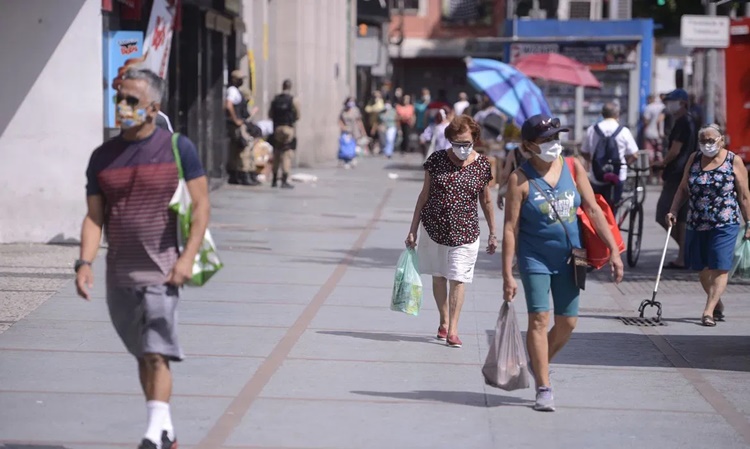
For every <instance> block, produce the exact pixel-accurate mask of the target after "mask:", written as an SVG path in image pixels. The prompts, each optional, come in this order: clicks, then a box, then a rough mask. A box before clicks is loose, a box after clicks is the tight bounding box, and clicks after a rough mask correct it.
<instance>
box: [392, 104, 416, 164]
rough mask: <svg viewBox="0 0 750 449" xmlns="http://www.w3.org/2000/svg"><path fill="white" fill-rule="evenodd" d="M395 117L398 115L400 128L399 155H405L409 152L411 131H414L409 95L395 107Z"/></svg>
mask: <svg viewBox="0 0 750 449" xmlns="http://www.w3.org/2000/svg"><path fill="white" fill-rule="evenodd" d="M396 115H398V122H399V125H400V127H401V154H406V153H408V152H409V145H410V143H411V138H410V137H411V131H412V129H414V123H415V122H416V116H415V112H414V105H413V104H411V95H404V96H403V98H402V99H401V103H400V104H397V105H396Z"/></svg>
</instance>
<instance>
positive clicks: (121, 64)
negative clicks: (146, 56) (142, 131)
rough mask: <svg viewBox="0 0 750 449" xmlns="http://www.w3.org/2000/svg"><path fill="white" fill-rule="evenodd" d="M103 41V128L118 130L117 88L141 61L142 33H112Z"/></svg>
mask: <svg viewBox="0 0 750 449" xmlns="http://www.w3.org/2000/svg"><path fill="white" fill-rule="evenodd" d="M104 39H105V43H104V79H105V80H106V88H105V91H104V126H105V127H106V128H119V127H120V124H119V123H117V121H116V117H115V97H116V95H117V86H118V85H119V81H120V79H121V77H122V75H123V74H124V73H125V71H126V70H127V69H129V68H130V67H132V66H134V65H137V64H139V63H140V62H141V61H142V58H141V57H142V55H143V33H142V32H140V31H113V32H110V33H108V34H106V35H105V36H104Z"/></svg>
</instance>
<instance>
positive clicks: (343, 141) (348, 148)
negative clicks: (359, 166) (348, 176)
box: [339, 133, 357, 161]
mask: <svg viewBox="0 0 750 449" xmlns="http://www.w3.org/2000/svg"><path fill="white" fill-rule="evenodd" d="M355 157H357V141H356V140H354V137H353V136H352V135H351V134H349V133H341V137H339V159H341V160H344V161H350V160H352V159H354V158H355Z"/></svg>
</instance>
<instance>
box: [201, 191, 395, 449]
mask: <svg viewBox="0 0 750 449" xmlns="http://www.w3.org/2000/svg"><path fill="white" fill-rule="evenodd" d="M391 192H392V189H390V188H389V189H388V190H386V192H385V194H384V195H383V198H382V199H381V200H380V203H378V205H377V207H376V208H375V211H374V213H373V215H372V218H370V220H369V221H368V222H367V224H366V225H365V227H364V230H363V231H362V232H361V233H360V235H359V237H358V238H357V240H356V241H355V242H354V244H353V245H352V247H351V248H350V249H349V251H348V254H347V255H346V257H344V258H343V259H342V260H341V262H340V263H339V264H338V265H337V266H336V268H335V269H334V270H333V273H331V275H330V277H329V278H328V279H327V280H326V282H325V283H324V284H323V285H322V286H321V287H320V290H318V293H316V294H315V296H314V297H313V299H312V301H310V304H309V305H308V306H307V307H305V309H304V310H303V311H302V313H301V314H300V315H299V317H298V318H297V321H296V322H295V323H294V324H293V325H292V327H290V328H289V330H288V331H287V332H286V334H285V335H284V337H283V338H282V339H281V341H280V342H279V343H278V344H277V345H276V347H275V348H274V349H273V351H271V354H270V355H269V356H268V358H267V359H266V360H265V362H263V364H262V365H261V366H260V367H259V368H258V369H257V370H256V372H255V374H254V375H253V376H252V377H251V378H250V380H248V382H247V383H246V384H245V386H244V387H243V388H242V391H240V393H239V394H238V395H237V397H236V398H235V400H234V401H232V403H231V404H229V407H227V409H226V410H225V411H224V414H223V415H222V416H221V417H220V418H219V419H218V421H216V423H215V424H214V425H213V426H212V427H211V429H209V431H208V433H207V434H206V436H205V437H204V438H203V439H202V440H201V441H200V442H199V443H198V445H197V448H198V449H216V448H218V447H220V446H222V445H223V444H224V442H225V441H226V440H227V438H229V436H230V435H231V434H232V432H233V431H234V429H235V428H236V427H237V426H238V425H239V424H240V422H241V421H242V418H243V417H244V416H245V414H246V413H247V411H248V410H249V409H250V406H251V405H252V404H253V402H254V401H255V400H256V399H257V398H258V396H259V395H260V393H261V391H262V390H263V388H264V387H265V386H266V384H267V383H268V382H269V381H270V380H271V377H273V375H274V374H275V373H276V371H277V370H278V369H279V368H280V367H281V365H282V364H283V363H284V360H285V359H286V357H287V356H288V355H289V353H290V352H291V351H292V348H293V347H294V345H295V344H296V343H297V341H299V339H300V337H302V335H303V334H304V332H305V330H306V329H307V327H308V326H309V325H310V323H311V322H312V320H313V319H314V318H315V316H316V315H317V313H318V311H319V310H320V308H321V306H322V305H323V303H324V302H325V301H326V299H328V297H329V296H330V295H331V293H332V292H333V290H334V289H335V288H336V285H337V284H338V283H339V281H340V280H341V279H342V278H343V277H344V274H345V273H346V270H347V269H348V268H349V265H350V264H351V262H352V260H353V259H354V258H355V257H356V255H357V253H358V252H359V251H360V250H361V249H362V248H363V247H364V243H365V241H366V240H367V238H368V237H369V236H370V233H371V232H372V230H373V228H374V227H375V223H377V221H378V219H380V216H381V215H382V213H383V209H384V208H385V204H386V202H387V201H388V198H389V197H390V196H391Z"/></svg>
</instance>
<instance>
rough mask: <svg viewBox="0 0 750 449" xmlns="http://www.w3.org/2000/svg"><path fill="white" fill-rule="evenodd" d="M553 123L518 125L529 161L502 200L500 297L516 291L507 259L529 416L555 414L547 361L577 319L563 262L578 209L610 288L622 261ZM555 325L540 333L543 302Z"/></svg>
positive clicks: (544, 323)
mask: <svg viewBox="0 0 750 449" xmlns="http://www.w3.org/2000/svg"><path fill="white" fill-rule="evenodd" d="M567 131H568V129H565V128H560V121H559V120H558V119H552V118H550V117H547V116H545V115H535V116H533V117H531V118H529V119H528V120H526V122H525V123H524V124H523V127H522V128H521V136H522V139H523V142H522V144H521V150H523V151H524V152H525V153H526V154H527V156H529V157H530V159H529V160H528V161H526V162H525V163H524V164H523V165H521V167H520V168H519V169H518V170H516V171H515V172H513V174H511V176H510V179H509V180H508V192H507V193H506V195H505V202H506V210H505V227H504V229H503V298H504V299H505V301H512V300H513V299H514V298H515V296H516V292H517V290H518V286H517V284H516V280H515V279H514V278H513V270H512V266H513V256H514V255H515V256H516V257H517V259H518V271H519V272H520V274H521V282H522V284H523V289H524V294H525V296H526V305H527V309H528V312H529V328H528V332H527V334H526V345H527V347H528V350H529V356H530V358H531V367H532V369H533V371H534V378H535V381H536V387H537V393H536V403H535V405H534V409H535V410H540V411H553V410H554V409H555V405H554V398H553V395H552V387H551V384H550V380H549V362H550V360H552V357H554V356H555V354H556V353H557V352H558V351H560V349H562V347H563V346H564V345H565V343H567V341H568V339H569V338H570V334H571V333H572V332H573V329H574V328H575V326H576V322H577V320H578V318H577V317H578V297H579V290H578V287H577V286H576V283H575V278H574V275H573V268H572V266H571V265H570V263H569V261H570V258H571V252H572V249H573V248H574V247H577V248H580V247H582V245H581V238H580V236H579V232H578V218H577V215H576V213H577V212H578V208H579V207H581V206H583V208H584V210H585V211H586V213H587V215H588V216H589V218H590V219H591V222H592V223H593V225H594V227H595V228H596V232H597V233H598V234H599V235H600V236H601V237H602V239H603V240H604V241H605V242H606V243H607V246H609V248H610V251H611V254H612V258H611V259H610V266H611V269H612V275H613V278H614V280H615V282H620V281H621V280H622V272H623V266H622V260H621V259H620V251H619V249H618V248H617V244H616V243H615V240H614V237H613V236H612V233H611V231H610V230H609V226H608V225H607V221H606V219H605V217H604V214H603V212H602V210H601V209H600V208H599V206H598V205H597V203H596V200H595V198H594V191H593V190H592V188H591V184H589V181H588V175H587V173H586V170H585V169H584V168H583V166H582V165H581V164H580V163H579V162H577V161H576V162H575V170H576V173H575V176H573V174H572V173H571V172H570V170H569V169H568V165H567V164H566V163H565V162H564V161H563V158H562V157H561V153H562V145H561V144H560V140H559V133H560V132H567ZM575 179H577V180H578V184H577V185H576V182H575ZM550 292H551V293H552V302H553V307H554V312H555V324H554V326H553V327H552V329H551V330H550V331H549V333H548V332H547V329H548V325H549V315H550V303H549V302H550V301H549V296H550Z"/></svg>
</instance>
